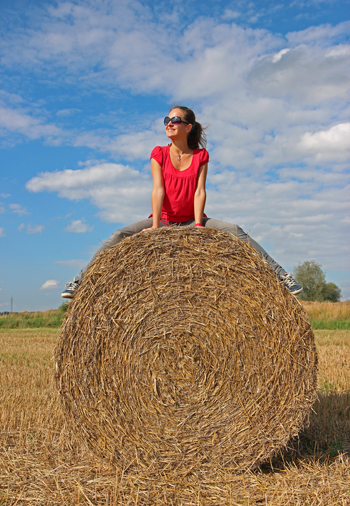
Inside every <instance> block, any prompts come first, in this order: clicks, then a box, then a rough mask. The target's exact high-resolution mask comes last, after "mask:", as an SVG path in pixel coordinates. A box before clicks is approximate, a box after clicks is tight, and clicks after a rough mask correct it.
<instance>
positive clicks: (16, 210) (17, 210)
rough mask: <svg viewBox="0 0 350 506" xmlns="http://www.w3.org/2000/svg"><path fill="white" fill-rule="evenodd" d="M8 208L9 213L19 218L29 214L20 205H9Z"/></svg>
mask: <svg viewBox="0 0 350 506" xmlns="http://www.w3.org/2000/svg"><path fill="white" fill-rule="evenodd" d="M9 208H10V209H11V211H12V212H13V213H15V214H19V215H20V216H22V215H24V214H29V213H28V211H27V209H26V208H25V207H23V206H22V205H21V204H10V205H9Z"/></svg>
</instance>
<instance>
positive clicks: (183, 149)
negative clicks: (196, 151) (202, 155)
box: [170, 139, 192, 154]
mask: <svg viewBox="0 0 350 506" xmlns="http://www.w3.org/2000/svg"><path fill="white" fill-rule="evenodd" d="M170 147H171V149H172V151H173V153H176V154H182V153H188V154H190V153H192V149H191V148H189V147H188V144H187V141H186V140H185V141H184V140H182V139H175V140H172V142H171V144H170Z"/></svg>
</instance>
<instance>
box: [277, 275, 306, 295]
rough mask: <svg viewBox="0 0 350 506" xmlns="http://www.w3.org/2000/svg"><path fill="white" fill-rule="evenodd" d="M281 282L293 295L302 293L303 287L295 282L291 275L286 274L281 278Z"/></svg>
mask: <svg viewBox="0 0 350 506" xmlns="http://www.w3.org/2000/svg"><path fill="white" fill-rule="evenodd" d="M282 281H283V283H284V285H285V287H286V288H287V290H289V291H290V293H292V294H293V295H297V294H298V293H300V292H302V291H303V287H302V286H301V285H299V283H297V282H296V281H295V279H294V278H293V276H292V274H286V275H285V276H283V277H282Z"/></svg>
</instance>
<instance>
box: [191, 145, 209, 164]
mask: <svg viewBox="0 0 350 506" xmlns="http://www.w3.org/2000/svg"><path fill="white" fill-rule="evenodd" d="M193 154H194V155H195V156H196V157H198V158H199V162H200V164H201V165H204V164H206V163H208V162H209V153H208V151H207V150H206V149H205V148H201V149H194V150H193Z"/></svg>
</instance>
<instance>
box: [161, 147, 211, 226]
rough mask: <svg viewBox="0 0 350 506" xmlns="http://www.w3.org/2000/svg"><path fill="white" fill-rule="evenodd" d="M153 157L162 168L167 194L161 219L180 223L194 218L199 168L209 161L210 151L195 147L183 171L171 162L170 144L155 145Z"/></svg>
mask: <svg viewBox="0 0 350 506" xmlns="http://www.w3.org/2000/svg"><path fill="white" fill-rule="evenodd" d="M151 158H154V160H156V161H157V162H158V163H159V165H160V166H161V168H162V176H163V184H164V190H165V195H164V200H163V207H162V213H161V219H162V220H166V221H173V222H178V223H180V222H181V223H182V222H184V221H189V220H192V219H193V218H194V193H195V191H196V186H197V179H198V173H199V168H200V167H202V166H203V165H205V164H206V163H208V162H209V154H208V151H207V150H206V149H194V150H193V156H192V162H191V165H190V166H189V167H188V168H187V169H186V170H182V171H180V170H177V169H175V167H174V165H173V164H172V163H171V160H170V153H169V146H157V147H155V148H154V150H153V151H152V153H151ZM151 216H152V215H151ZM204 216H205V215H204Z"/></svg>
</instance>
